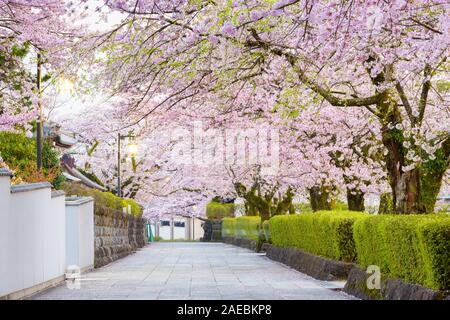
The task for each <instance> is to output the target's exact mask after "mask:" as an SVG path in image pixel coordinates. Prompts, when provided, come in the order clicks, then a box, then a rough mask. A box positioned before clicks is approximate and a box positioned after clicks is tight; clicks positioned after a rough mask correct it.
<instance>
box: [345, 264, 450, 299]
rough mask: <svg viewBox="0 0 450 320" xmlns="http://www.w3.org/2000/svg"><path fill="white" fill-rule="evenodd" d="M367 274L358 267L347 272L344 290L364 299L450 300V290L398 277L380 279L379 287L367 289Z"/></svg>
mask: <svg viewBox="0 0 450 320" xmlns="http://www.w3.org/2000/svg"><path fill="white" fill-rule="evenodd" d="M368 276H369V275H368V274H367V273H366V272H365V271H364V270H362V269H360V268H358V267H354V268H352V270H351V271H350V273H349V276H348V279H347V283H346V284H345V287H344V291H345V292H346V293H348V294H351V295H353V296H355V297H358V298H360V299H364V300H442V299H444V300H450V292H443V291H436V290H432V289H429V288H426V287H423V286H421V285H417V284H410V283H406V282H404V281H402V280H400V279H384V280H381V285H380V289H371V290H370V289H368V288H367V277H368Z"/></svg>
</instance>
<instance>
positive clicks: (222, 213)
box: [206, 201, 234, 219]
mask: <svg viewBox="0 0 450 320" xmlns="http://www.w3.org/2000/svg"><path fill="white" fill-rule="evenodd" d="M206 217H207V218H208V219H223V218H225V217H234V203H220V202H215V201H211V202H210V203H208V204H207V206H206Z"/></svg>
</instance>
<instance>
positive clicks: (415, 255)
mask: <svg viewBox="0 0 450 320" xmlns="http://www.w3.org/2000/svg"><path fill="white" fill-rule="evenodd" d="M353 230H354V231H353V232H354V239H355V247H356V251H357V255H358V263H359V264H360V265H361V266H362V267H363V268H367V266H369V265H377V266H379V267H380V269H381V272H382V275H385V276H387V277H395V278H400V279H403V280H405V281H406V282H410V283H417V284H422V285H425V286H427V287H429V288H432V289H449V288H450V217H449V216H447V215H441V214H439V215H438V214H429V215H378V216H367V217H364V218H363V219H359V220H358V221H356V222H355V224H354V226H353Z"/></svg>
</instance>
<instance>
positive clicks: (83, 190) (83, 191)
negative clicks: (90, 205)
mask: <svg viewBox="0 0 450 320" xmlns="http://www.w3.org/2000/svg"><path fill="white" fill-rule="evenodd" d="M63 189H64V191H65V192H66V194H67V196H71V195H77V196H90V197H93V198H94V202H95V204H97V205H102V206H105V207H108V208H112V209H115V210H118V211H122V210H123V208H124V207H125V208H128V205H130V206H131V212H130V213H131V214H132V215H134V216H141V215H142V207H141V206H140V205H139V204H138V203H137V202H136V201H134V200H133V199H123V198H120V197H118V196H116V195H114V194H112V193H111V192H102V191H100V190H97V189H91V188H87V187H84V186H82V185H80V184H78V183H65V184H64V186H63Z"/></svg>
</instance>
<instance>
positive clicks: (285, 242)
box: [269, 211, 367, 262]
mask: <svg viewBox="0 0 450 320" xmlns="http://www.w3.org/2000/svg"><path fill="white" fill-rule="evenodd" d="M364 216H367V214H365V213H361V212H352V211H318V212H315V213H304V214H298V215H280V216H275V217H273V218H271V219H270V220H269V228H270V235H271V239H272V243H273V244H274V245H276V246H280V247H295V248H298V249H301V250H304V251H306V252H309V253H312V254H315V255H319V256H324V257H327V258H331V259H334V260H340V261H346V262H353V261H356V249H355V243H354V241H353V230H352V225H353V223H354V222H355V221H356V220H357V219H361V218H363V217H364Z"/></svg>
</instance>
